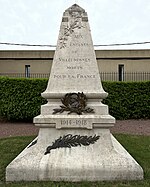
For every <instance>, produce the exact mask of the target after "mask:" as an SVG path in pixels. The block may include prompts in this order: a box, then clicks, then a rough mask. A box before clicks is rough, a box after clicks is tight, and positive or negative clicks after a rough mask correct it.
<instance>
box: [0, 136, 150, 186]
mask: <svg viewBox="0 0 150 187" xmlns="http://www.w3.org/2000/svg"><path fill="white" fill-rule="evenodd" d="M115 137H116V138H117V139H118V140H119V142H120V143H121V144H122V145H123V146H124V147H125V148H126V149H127V150H128V152H129V153H130V154H131V155H132V156H133V157H134V158H135V159H136V160H137V161H138V163H139V164H140V165H141V166H142V167H143V169H144V180H143V181H131V182H80V183H71V182H24V183H8V184H6V183H5V168H6V166H7V165H8V164H9V163H10V162H11V160H13V159H14V158H15V157H16V156H17V155H18V154H19V153H20V152H21V151H22V150H23V149H24V148H25V147H26V146H27V145H28V144H29V143H30V142H31V140H33V138H34V137H33V136H30V137H13V138H5V139H0V187H1V186H9V187H47V186H48V187H103V186H105V187H131V186H132V187H150V136H133V135H132V136H131V135H121V134H118V135H115Z"/></svg>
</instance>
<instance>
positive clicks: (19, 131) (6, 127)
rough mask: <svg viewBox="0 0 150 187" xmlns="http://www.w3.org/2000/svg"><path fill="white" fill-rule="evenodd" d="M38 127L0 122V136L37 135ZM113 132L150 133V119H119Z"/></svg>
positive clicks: (147, 134) (29, 124) (28, 124)
mask: <svg viewBox="0 0 150 187" xmlns="http://www.w3.org/2000/svg"><path fill="white" fill-rule="evenodd" d="M38 131H39V128H38V127H35V126H34V124H32V123H8V122H0V138H5V137H13V136H30V135H37V134H38ZM111 132H112V133H121V134H134V135H146V136H149V135H150V120H117V121H116V124H115V125H114V127H112V128H111Z"/></svg>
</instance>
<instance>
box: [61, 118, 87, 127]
mask: <svg viewBox="0 0 150 187" xmlns="http://www.w3.org/2000/svg"><path fill="white" fill-rule="evenodd" d="M61 125H62V126H65V125H66V126H69V125H71V126H73V125H75V126H86V125H87V120H80V119H77V120H71V119H69V120H65V119H63V120H61Z"/></svg>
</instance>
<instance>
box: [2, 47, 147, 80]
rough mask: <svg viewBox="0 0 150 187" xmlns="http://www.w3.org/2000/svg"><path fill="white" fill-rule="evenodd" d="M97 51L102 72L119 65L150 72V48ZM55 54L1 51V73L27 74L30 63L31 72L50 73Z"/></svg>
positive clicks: (112, 69)
mask: <svg viewBox="0 0 150 187" xmlns="http://www.w3.org/2000/svg"><path fill="white" fill-rule="evenodd" d="M95 52H96V58H97V63H98V67H99V71H100V73H112V72H115V73H118V72H119V65H123V66H124V67H123V69H124V72H126V73H129V72H148V73H150V50H96V51H95ZM53 56H54V50H53V51H50V50H32V51H31V50H24V51H23V50H12V51H11V50H8V51H0V74H1V75H3V74H10V73H14V74H15V73H16V74H17V73H20V74H25V65H30V73H31V74H49V73H50V70H51V65H52V61H53ZM116 79H117V78H116Z"/></svg>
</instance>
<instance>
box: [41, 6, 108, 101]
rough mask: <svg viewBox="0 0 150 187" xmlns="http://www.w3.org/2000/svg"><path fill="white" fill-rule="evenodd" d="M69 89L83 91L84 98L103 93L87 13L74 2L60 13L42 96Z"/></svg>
mask: <svg viewBox="0 0 150 187" xmlns="http://www.w3.org/2000/svg"><path fill="white" fill-rule="evenodd" d="M73 92H83V93H84V94H86V96H87V97H88V98H100V99H103V98H105V97H106V96H107V93H106V92H105V91H104V90H103V88H102V84H101V80H100V75H99V71H98V67H97V61H96V56H95V51H94V47H93V42H92V37H91V31H90V27H89V23H88V17H87V13H86V12H85V10H84V9H83V8H81V7H80V6H78V5H77V4H74V5H72V6H71V7H70V8H68V9H67V10H66V11H65V12H64V14H63V17H62V22H61V26H60V31H59V37H58V41H57V47H56V51H55V54H54V59H53V64H52V68H51V73H50V78H49V82H48V86H47V89H46V90H45V92H43V93H42V96H43V97H44V98H46V99H51V98H61V97H63V96H64V95H65V94H66V93H73Z"/></svg>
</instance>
